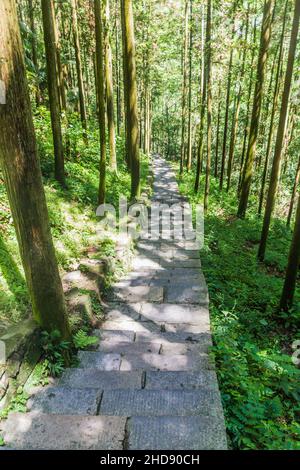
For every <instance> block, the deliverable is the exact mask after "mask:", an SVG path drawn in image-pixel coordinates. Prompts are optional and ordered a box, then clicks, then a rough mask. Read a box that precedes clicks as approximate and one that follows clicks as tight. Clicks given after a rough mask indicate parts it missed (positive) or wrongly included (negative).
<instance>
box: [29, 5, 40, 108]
mask: <svg viewBox="0 0 300 470" xmlns="http://www.w3.org/2000/svg"><path fill="white" fill-rule="evenodd" d="M28 10H29V20H30V29H31V33H32V34H31V54H32V63H33V65H34V68H35V73H36V80H35V83H36V84H35V86H36V90H35V101H36V104H37V106H39V105H40V104H41V90H40V84H39V63H38V54H37V36H36V26H35V19H34V13H35V11H34V10H35V9H34V4H33V0H28Z"/></svg>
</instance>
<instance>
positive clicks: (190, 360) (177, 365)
mask: <svg viewBox="0 0 300 470" xmlns="http://www.w3.org/2000/svg"><path fill="white" fill-rule="evenodd" d="M200 368H202V369H210V368H213V364H212V363H211V361H210V359H209V356H208V355H207V354H203V353H202V354H201V353H199V354H196V355H190V354H186V355H183V354H177V355H175V354H165V355H161V354H151V353H144V354H125V355H124V356H122V361H121V367H120V370H121V371H134V370H144V371H147V370H162V371H167V370H171V371H182V370H199V369H200Z"/></svg>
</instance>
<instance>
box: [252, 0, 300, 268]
mask: <svg viewBox="0 0 300 470" xmlns="http://www.w3.org/2000/svg"><path fill="white" fill-rule="evenodd" d="M299 18H300V0H295V10H294V18H293V26H292V33H291V40H290V48H289V55H288V63H287V69H286V73H285V82H284V88H283V95H282V103H281V110H280V115H279V124H278V130H277V138H276V144H275V152H274V159H273V166H272V171H271V179H270V186H269V191H268V196H267V203H266V210H265V216H264V222H263V228H262V234H261V241H260V245H259V250H258V258H259V260H261V261H262V260H263V259H264V257H265V251H266V244H267V239H268V234H269V228H270V222H271V217H272V213H273V210H274V205H275V200H276V195H277V189H278V182H279V177H280V169H281V156H282V143H283V139H284V134H285V130H286V121H287V111H288V104H289V97H290V90H291V84H292V78H293V68H294V61H295V53H296V47H297V37H298V31H299Z"/></svg>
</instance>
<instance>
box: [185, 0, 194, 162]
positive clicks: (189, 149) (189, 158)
mask: <svg viewBox="0 0 300 470" xmlns="http://www.w3.org/2000/svg"><path fill="white" fill-rule="evenodd" d="M189 34H190V43H189V97H188V98H189V100H188V101H189V107H188V142H187V164H186V167H187V170H188V171H190V169H191V167H192V67H193V2H192V1H191V0H190V28H189Z"/></svg>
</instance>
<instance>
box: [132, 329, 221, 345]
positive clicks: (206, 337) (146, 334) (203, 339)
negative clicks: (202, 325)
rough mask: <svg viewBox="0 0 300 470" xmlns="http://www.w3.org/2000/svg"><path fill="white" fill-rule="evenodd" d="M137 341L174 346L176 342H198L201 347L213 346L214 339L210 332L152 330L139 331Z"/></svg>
mask: <svg viewBox="0 0 300 470" xmlns="http://www.w3.org/2000/svg"><path fill="white" fill-rule="evenodd" d="M135 341H136V342H139V341H142V342H159V343H161V344H166V345H170V346H172V344H176V343H186V344H187V345H193V344H197V345H198V346H199V347H200V348H201V347H202V346H203V347H204V348H207V347H208V346H212V339H211V334H210V332H205V333H198V334H194V333H185V332H178V333H169V332H161V331H160V332H158V333H156V332H151V331H148V330H147V331H142V332H137V333H136V335H135Z"/></svg>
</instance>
